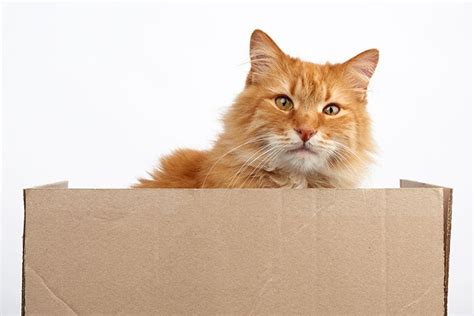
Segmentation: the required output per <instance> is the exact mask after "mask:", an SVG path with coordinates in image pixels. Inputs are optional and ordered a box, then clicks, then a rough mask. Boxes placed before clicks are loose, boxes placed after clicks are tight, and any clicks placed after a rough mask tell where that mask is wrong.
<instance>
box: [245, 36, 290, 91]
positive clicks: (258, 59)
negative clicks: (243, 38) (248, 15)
mask: <svg viewBox="0 0 474 316" xmlns="http://www.w3.org/2000/svg"><path fill="white" fill-rule="evenodd" d="M284 57H285V53H283V51H282V50H281V49H280V48H279V47H278V46H277V44H275V42H274V41H273V40H272V39H271V38H270V36H268V35H267V34H266V33H265V32H263V31H261V30H255V31H253V33H252V36H251V37H250V62H251V68H250V72H249V74H248V76H247V82H246V83H247V85H250V84H253V83H257V82H258V81H259V79H260V78H262V77H264V76H265V74H267V73H268V71H269V70H270V69H271V68H272V67H273V66H277V65H278V64H279V63H280V62H281V60H282V59H283V58H284Z"/></svg>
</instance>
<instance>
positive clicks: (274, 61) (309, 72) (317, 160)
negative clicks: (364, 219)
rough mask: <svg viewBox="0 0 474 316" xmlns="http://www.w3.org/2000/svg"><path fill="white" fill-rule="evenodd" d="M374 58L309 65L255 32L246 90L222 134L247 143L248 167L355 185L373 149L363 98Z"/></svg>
mask: <svg viewBox="0 0 474 316" xmlns="http://www.w3.org/2000/svg"><path fill="white" fill-rule="evenodd" d="M378 58H379V53H378V51H377V50H376V49H370V50H367V51H364V52H362V53H360V54H358V55H357V56H355V57H353V58H351V59H349V60H347V61H346V62H343V63H337V64H329V63H326V64H315V63H311V62H306V61H302V60H300V59H298V58H293V57H290V56H288V55H287V54H285V53H284V52H283V51H282V50H281V49H280V48H279V47H278V46H277V44H275V42H274V41H273V40H272V39H271V38H270V37H269V36H268V35H267V34H265V33H264V32H262V31H260V30H255V31H254V32H253V33H252V36H251V40H250V60H251V69H250V71H249V73H248V76H247V80H246V85H245V89H244V91H243V92H242V93H241V94H240V95H239V97H238V98H237V99H236V102H235V103H234V105H233V106H232V108H231V110H230V111H229V112H228V114H227V116H226V118H225V124H226V130H227V132H228V133H227V134H229V133H230V134H231V135H232V136H233V137H234V138H235V139H237V140H238V141H239V142H240V143H245V142H248V144H249V146H246V147H245V148H247V149H246V150H247V152H244V154H243V155H242V159H244V158H246V160H245V163H247V164H248V165H252V163H254V164H255V162H259V163H260V165H261V166H262V168H270V169H276V168H278V169H282V170H285V171H287V172H290V173H297V174H302V175H311V174H314V173H319V174H323V175H327V176H330V177H331V176H334V177H337V176H339V177H341V178H344V177H346V178H348V179H343V180H346V182H351V181H352V180H354V181H352V182H354V183H356V182H358V180H359V179H357V178H358V177H360V174H358V171H359V170H362V169H364V168H365V166H366V165H367V163H368V162H370V154H371V152H372V150H373V143H372V137H371V131H370V119H369V116H368V113H367V111H366V104H367V101H366V94H367V86H368V84H369V79H370V78H371V76H372V74H373V73H374V70H375V67H376V66H377V62H378ZM250 154H252V155H253V157H254V158H255V159H254V162H252V161H250V162H249V158H248V157H249V155H250ZM349 178H351V179H349Z"/></svg>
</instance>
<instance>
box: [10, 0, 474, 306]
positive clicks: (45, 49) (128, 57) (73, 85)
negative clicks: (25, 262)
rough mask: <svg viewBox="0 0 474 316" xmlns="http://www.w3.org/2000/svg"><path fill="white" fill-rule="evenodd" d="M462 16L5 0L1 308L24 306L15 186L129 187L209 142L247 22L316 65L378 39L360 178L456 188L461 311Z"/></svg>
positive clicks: (464, 11)
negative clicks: (372, 147)
mask: <svg viewBox="0 0 474 316" xmlns="http://www.w3.org/2000/svg"><path fill="white" fill-rule="evenodd" d="M471 18H472V17H471V6H470V5H469V4H451V5H450V4H436V5H432V4H419V5H409V4H404V5H376V4H333V5H330V4H314V5H309V4H306V5H303V4H301V5H297V4H286V5H284V4H278V5H268V4H267V5H264V4H260V5H251V4H246V5H226V6H224V5H211V4H203V5H197V4H195V5H171V4H168V5H166V4H142V5H134V4H102V5H93V4H82V5H81V4H5V5H4V7H3V95H2V107H3V117H2V132H3V148H2V151H3V152H2V154H3V177H2V184H3V191H2V235H1V236H2V282H1V283H2V314H4V315H16V314H19V312H20V290H21V251H22V249H21V246H22V239H21V238H22V228H23V213H22V191H21V190H22V188H24V187H28V186H33V185H38V184H44V183H49V182H54V181H58V180H65V179H67V180H69V181H70V184H71V186H72V187H114V188H115V187H126V186H128V185H129V184H131V183H132V182H134V179H135V178H136V177H137V176H143V175H145V171H146V170H150V168H151V167H152V165H153V164H154V163H155V162H156V161H157V158H158V157H159V156H160V155H162V154H166V153H169V152H170V151H171V150H173V149H175V148H178V147H193V148H208V147H209V146H210V145H211V144H212V140H213V139H214V137H215V136H216V134H217V133H218V132H219V131H220V130H221V126H220V123H219V118H220V117H221V115H222V113H223V112H224V111H225V109H226V108H227V107H228V106H229V105H230V104H231V102H232V100H233V98H234V97H235V95H236V94H237V93H238V92H239V91H240V90H241V89H242V87H243V84H244V81H245V76H246V72H247V71H248V68H249V65H248V63H247V61H248V44H249V43H248V42H249V37H250V33H251V32H252V30H253V29H255V28H260V29H262V30H264V31H266V32H267V33H268V34H269V35H270V36H272V37H273V38H274V39H275V41H276V42H277V43H278V44H279V46H280V47H281V48H282V49H283V50H284V51H285V52H287V53H289V54H290V55H293V56H298V57H301V58H303V59H306V60H310V61H314V62H326V61H333V62H341V61H344V60H346V59H348V58H350V57H352V56H353V55H355V54H357V53H359V52H361V51H363V50H365V49H368V48H378V49H379V50H380V55H381V57H380V63H379V66H378V68H377V70H376V72H375V75H374V77H373V79H372V82H371V85H370V87H369V88H370V94H369V111H370V113H371V115H372V119H373V121H374V135H375V139H376V141H377V144H378V147H379V153H378V156H377V164H376V165H375V166H374V168H373V170H372V172H371V176H370V178H369V179H368V180H367V181H366V182H365V183H364V186H365V187H396V186H397V185H398V179H399V178H408V179H413V180H419V181H424V182H430V183H435V184H441V185H445V186H451V187H453V188H454V211H453V235H452V246H451V271H450V283H449V287H450V288H449V312H450V314H471V313H472V305H471V304H472V295H473V293H472V239H471V233H472V227H471V223H472V215H471V213H472V204H471V191H472V181H471V178H470V176H471V172H472V165H471V161H472V152H471V146H472V145H471V143H472V136H471V135H472V134H471V129H472V127H471V124H472V122H471V113H472V112H471V111H472V109H471V105H472V93H471V86H472V77H471V76H472V73H471V68H472V60H471V55H472V48H471V47H472V46H471V45H472V40H471V38H472V34H471ZM421 233H422V232H421Z"/></svg>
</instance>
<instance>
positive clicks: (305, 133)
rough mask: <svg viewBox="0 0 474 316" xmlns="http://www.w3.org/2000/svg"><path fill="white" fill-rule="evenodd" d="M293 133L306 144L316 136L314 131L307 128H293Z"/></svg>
mask: <svg viewBox="0 0 474 316" xmlns="http://www.w3.org/2000/svg"><path fill="white" fill-rule="evenodd" d="M295 131H296V132H297V133H298V135H299V136H300V138H301V140H302V141H303V142H307V141H308V140H309V139H310V138H311V136H313V135H314V134H316V131H315V130H314V129H309V128H295Z"/></svg>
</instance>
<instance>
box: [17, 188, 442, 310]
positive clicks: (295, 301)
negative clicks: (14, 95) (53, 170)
mask: <svg viewBox="0 0 474 316" xmlns="http://www.w3.org/2000/svg"><path fill="white" fill-rule="evenodd" d="M63 185H64V183H63ZM401 186H402V187H403V188H401V189H355V190H343V189H305V190H290V189H243V190H223V189H222V190H221V189H210V190H193V189H135V190H134V189H95V190H94V189H67V188H64V187H63V188H59V187H48V188H33V189H26V190H25V192H24V193H25V233H24V261H23V270H24V279H23V285H24V288H23V313H25V314H48V315H53V314H56V315H69V314H71V315H74V314H104V313H105V314H118V313H120V314H138V313H141V314H205V315H208V314H290V313H292V314H294V313H296V314H322V315H324V314H361V315H372V314H446V308H447V305H446V304H447V301H446V297H447V277H448V262H449V261H448V260H449V236H450V216H451V190H450V189H443V188H438V187H429V186H423V185H421V184H418V183H413V182H408V181H402V182H401Z"/></svg>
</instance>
